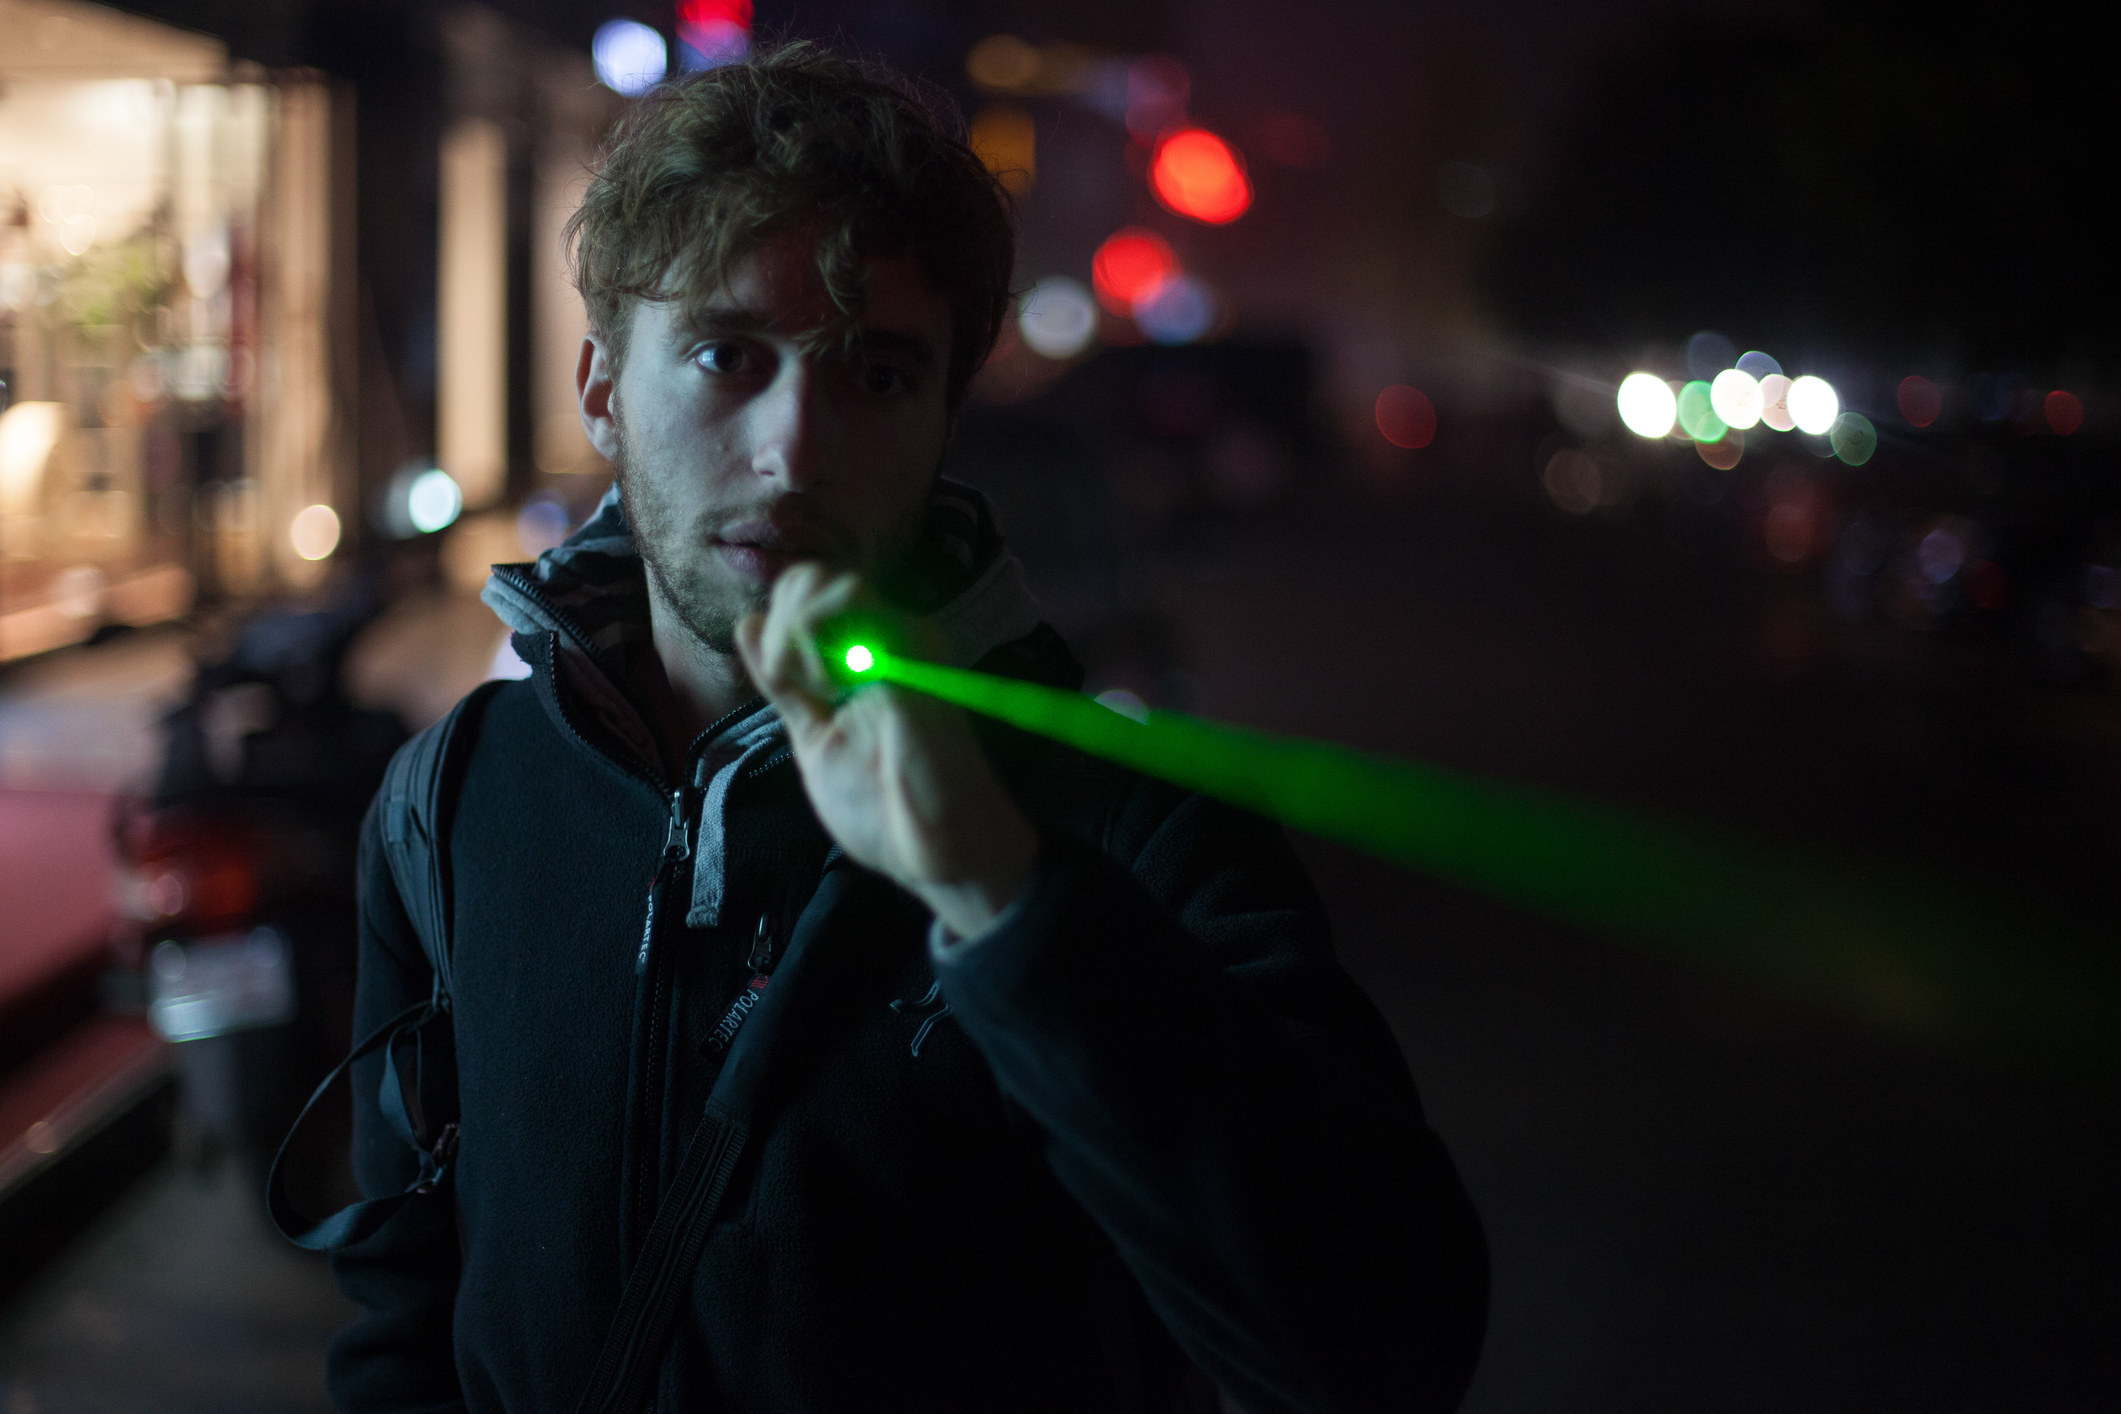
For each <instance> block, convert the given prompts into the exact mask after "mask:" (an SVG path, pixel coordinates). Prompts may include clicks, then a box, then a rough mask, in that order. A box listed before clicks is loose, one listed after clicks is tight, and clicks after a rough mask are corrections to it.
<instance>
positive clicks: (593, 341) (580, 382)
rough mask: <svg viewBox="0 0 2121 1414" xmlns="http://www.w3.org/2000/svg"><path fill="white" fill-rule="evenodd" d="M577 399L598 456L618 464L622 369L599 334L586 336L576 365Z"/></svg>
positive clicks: (583, 338)
mask: <svg viewBox="0 0 2121 1414" xmlns="http://www.w3.org/2000/svg"><path fill="white" fill-rule="evenodd" d="M574 393H575V400H576V402H577V403H578V404H579V405H580V407H581V411H582V432H583V433H584V435H586V436H587V437H588V438H589V445H590V446H592V447H595V448H596V449H597V455H599V456H601V457H602V458H603V459H604V460H605V461H608V462H611V463H613V464H616V463H617V462H618V459H619V441H620V438H619V422H618V393H619V386H618V368H617V366H616V365H615V364H614V363H613V362H612V358H611V352H610V350H609V349H608V348H606V347H605V344H604V341H603V340H602V339H600V338H598V337H597V336H596V335H595V334H585V335H583V336H582V352H581V354H580V355H579V356H578V357H577V358H576V359H575V362H574Z"/></svg>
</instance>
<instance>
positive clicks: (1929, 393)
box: [1898, 373, 1944, 427]
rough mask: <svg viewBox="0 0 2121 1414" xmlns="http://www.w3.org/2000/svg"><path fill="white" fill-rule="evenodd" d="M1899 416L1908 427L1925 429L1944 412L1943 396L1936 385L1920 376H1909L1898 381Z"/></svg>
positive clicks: (1917, 374)
mask: <svg viewBox="0 0 2121 1414" xmlns="http://www.w3.org/2000/svg"><path fill="white" fill-rule="evenodd" d="M1898 401H1899V404H1900V415H1901V416H1902V417H1904V418H1906V419H1907V424H1908V426H1910V427H1927V426H1929V425H1930V424H1931V423H1932V422H1935V421H1936V420H1937V414H1938V413H1940V412H1943V411H1944V394H1942V393H1940V392H1938V391H1937V385H1936V384H1935V383H1932V382H1930V380H1929V379H1927V378H1924V377H1923V376H1922V375H1921V374H1919V373H1916V374H1911V375H1909V376H1908V377H1906V378H1903V379H1901V380H1900V393H1899V397H1898Z"/></svg>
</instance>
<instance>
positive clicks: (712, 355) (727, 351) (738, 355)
mask: <svg viewBox="0 0 2121 1414" xmlns="http://www.w3.org/2000/svg"><path fill="white" fill-rule="evenodd" d="M693 361H694V362H695V363H697V364H699V366H700V367H702V368H704V369H706V370H707V371H708V372H709V373H742V372H743V371H744V370H745V369H746V368H747V367H749V366H750V363H751V359H750V356H749V354H748V352H747V351H746V349H745V348H744V346H743V345H742V344H709V345H707V347H705V348H703V349H701V350H700V351H699V352H698V353H696V354H694V355H693Z"/></svg>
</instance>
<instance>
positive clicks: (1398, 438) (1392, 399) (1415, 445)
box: [1377, 383, 1436, 452]
mask: <svg viewBox="0 0 2121 1414" xmlns="http://www.w3.org/2000/svg"><path fill="white" fill-rule="evenodd" d="M1377 430H1378V431H1379V432H1382V433H1383V434H1384V437H1385V440H1386V441H1387V442H1390V443H1391V444H1392V445H1393V446H1395V447H1405V448H1406V449H1407V450H1408V451H1410V452H1411V451H1415V450H1418V449H1419V448H1422V447H1426V446H1428V445H1429V443H1431V442H1433V441H1435V440H1436V404H1434V403H1432V402H1430V401H1429V395H1428V394H1427V393H1424V392H1422V391H1421V389H1419V388H1409V387H1408V386H1407V385H1406V384H1404V383H1394V384H1393V385H1392V386H1391V387H1389V388H1387V389H1385V390H1384V391H1383V392H1382V393H1379V394H1378V395H1377Z"/></svg>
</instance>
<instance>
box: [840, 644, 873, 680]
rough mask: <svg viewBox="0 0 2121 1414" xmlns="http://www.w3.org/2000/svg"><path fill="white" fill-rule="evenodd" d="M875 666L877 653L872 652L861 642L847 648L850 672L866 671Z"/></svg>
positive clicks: (848, 669)
mask: <svg viewBox="0 0 2121 1414" xmlns="http://www.w3.org/2000/svg"><path fill="white" fill-rule="evenodd" d="M875 666H876V654H874V653H871V652H870V651H869V650H868V649H867V648H865V647H863V646H862V645H861V644H859V643H857V644H855V645H854V646H853V647H852V648H850V649H848V650H847V671H848V672H850V673H866V672H868V671H869V670H870V669H871V668H873V667H875Z"/></svg>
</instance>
